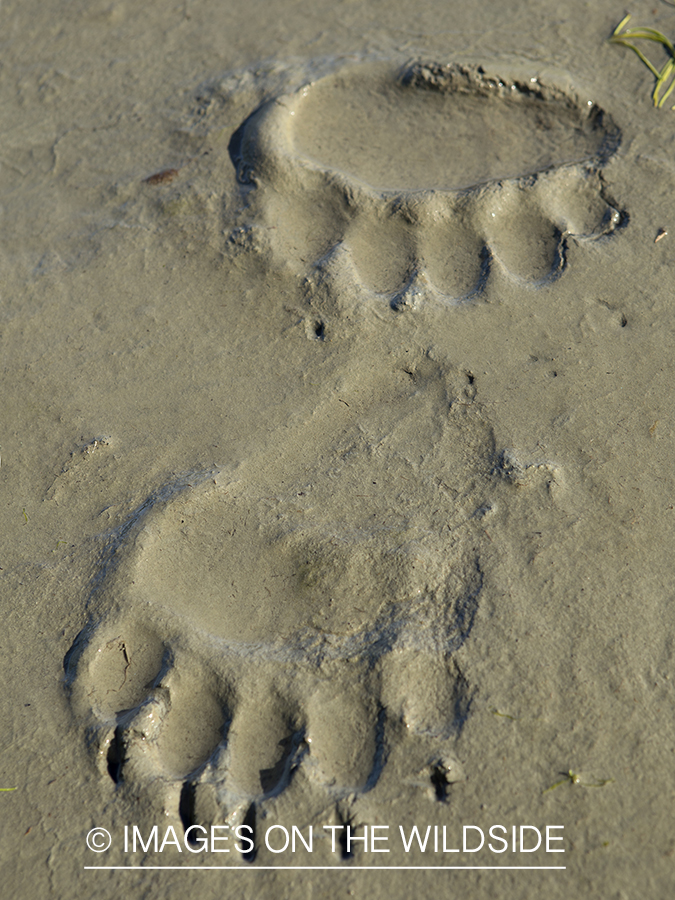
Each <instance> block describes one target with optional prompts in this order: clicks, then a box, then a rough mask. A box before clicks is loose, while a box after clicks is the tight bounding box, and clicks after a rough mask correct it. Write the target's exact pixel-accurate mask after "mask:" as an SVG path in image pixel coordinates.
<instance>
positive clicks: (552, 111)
mask: <svg viewBox="0 0 675 900" xmlns="http://www.w3.org/2000/svg"><path fill="white" fill-rule="evenodd" d="M240 135H241V137H240V140H238V141H237V143H236V147H233V152H232V157H233V161H234V163H235V165H236V167H237V171H238V175H239V178H240V180H241V181H242V182H244V183H246V184H247V185H248V186H249V188H247V190H249V196H250V187H251V186H253V187H254V188H255V190H254V192H253V193H254V194H256V195H258V196H256V197H255V199H250V206H249V214H250V215H251V216H252V220H253V222H254V224H255V223H257V225H258V226H260V227H263V228H267V229H269V231H268V233H269V234H270V235H272V236H271V237H270V251H271V252H272V254H273V255H274V254H276V256H277V258H279V259H283V260H284V262H285V264H291V265H297V266H298V267H299V268H302V267H303V262H304V263H306V261H307V260H308V259H312V258H313V259H314V263H313V265H312V266H311V267H310V268H309V270H307V268H306V265H305V271H306V272H307V279H308V281H307V283H308V289H309V294H310V297H312V298H317V300H316V302H321V300H322V299H323V301H324V302H328V303H330V304H332V306H334V307H335V306H337V307H340V306H341V305H344V302H345V301H344V297H345V296H352V297H355V298H356V300H355V301H354V302H365V301H368V300H369V299H370V300H371V301H377V300H378V299H379V300H382V299H384V300H386V301H387V302H388V303H389V304H390V305H391V306H392V307H393V308H394V309H401V308H404V307H406V306H415V305H416V304H417V303H419V302H421V301H423V300H424V299H428V300H435V301H437V302H442V303H445V304H450V305H452V304H455V303H459V302H462V301H466V300H471V299H473V298H475V297H477V296H479V295H480V294H481V292H482V291H483V290H484V288H485V286H486V285H487V283H488V281H489V279H490V277H491V275H492V274H493V273H494V272H495V271H496V270H497V269H498V270H499V271H500V272H501V273H502V274H503V275H504V276H505V277H507V278H509V279H511V280H513V281H515V282H517V283H520V284H523V285H532V286H541V285H543V284H546V283H547V282H550V281H552V280H555V279H556V278H557V277H559V276H560V275H561V274H562V273H563V272H564V270H565V268H566V265H567V261H568V247H569V244H570V242H572V241H574V242H577V243H581V244H583V243H584V242H586V241H589V240H595V239H598V238H601V237H606V236H609V235H611V234H612V233H613V232H614V231H615V230H616V229H617V228H618V227H619V226H621V225H623V224H625V223H626V221H627V216H626V214H625V213H624V212H623V211H622V210H620V209H619V208H618V207H617V206H616V204H615V203H614V201H613V200H611V199H608V198H607V197H606V196H605V192H604V189H603V184H602V180H601V177H600V172H601V169H602V166H603V165H604V164H605V163H606V162H607V161H608V159H610V158H611V157H612V155H613V154H614V153H615V152H616V151H617V149H618V146H619V144H620V132H619V130H618V128H617V127H616V125H615V124H614V123H613V122H612V120H611V118H610V117H609V116H608V115H607V114H606V113H605V112H604V111H602V110H601V109H599V108H598V107H597V106H594V105H592V104H589V103H587V102H586V103H584V102H582V101H581V100H579V99H578V97H576V96H575V95H573V94H572V93H571V92H566V91H563V90H561V89H559V88H556V87H555V86H550V85H547V84H545V83H542V82H540V81H539V80H538V79H536V78H527V79H522V78H518V77H513V78H511V79H508V78H501V77H498V76H492V75H489V74H487V73H486V72H485V71H484V70H483V69H482V68H481V67H467V66H461V65H456V64H453V65H439V64H424V63H417V64H414V65H412V66H409V67H407V68H406V69H405V70H404V71H403V72H398V73H396V72H394V71H393V70H392V69H391V68H390V67H388V66H387V65H385V64H375V63H372V64H362V65H360V66H354V67H352V68H345V69H344V70H338V71H336V72H334V73H333V74H332V75H328V76H325V77H323V78H321V79H319V80H318V81H316V82H315V83H311V84H305V85H303V86H302V87H301V88H300V89H299V90H297V91H296V92H295V93H291V94H288V95H285V96H282V97H278V98H277V99H276V100H274V101H271V102H269V103H267V104H266V105H264V106H263V107H261V108H260V109H259V110H257V111H256V112H255V114H253V115H252V116H251V117H250V118H249V120H247V122H246V123H245V124H244V125H243V126H242V128H241V129H240ZM317 251H319V252H317ZM357 295H358V296H357Z"/></svg>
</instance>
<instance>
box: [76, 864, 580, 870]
mask: <svg viewBox="0 0 675 900" xmlns="http://www.w3.org/2000/svg"><path fill="white" fill-rule="evenodd" d="M84 868H85V869H91V870H93V869H108V870H110V869H116V870H119V869H155V870H156V869H171V870H175V871H179V872H181V871H187V870H190V871H193V870H197V869H204V870H205V871H208V870H213V869H219V870H220V869H227V870H228V871H230V872H284V871H298V870H301V871H306V870H308V869H313V870H314V871H316V870H317V869H318V870H319V871H321V872H336V871H340V870H342V871H344V872H354V871H355V870H359V871H363V872H382V871H386V872H390V871H394V870H396V871H404V872H431V871H433V872H436V871H442V870H444V869H447V870H448V871H449V870H451V869H452V870H455V871H456V870H459V869H463V870H467V869H472V870H475V869H481V870H485V869H489V870H491V871H498V870H499V869H510V870H513V869H520V870H525V869H537V870H542V869H545V870H547V871H551V870H555V871H564V870H565V869H566V868H567V867H566V866H253V865H249V866H85V867H84Z"/></svg>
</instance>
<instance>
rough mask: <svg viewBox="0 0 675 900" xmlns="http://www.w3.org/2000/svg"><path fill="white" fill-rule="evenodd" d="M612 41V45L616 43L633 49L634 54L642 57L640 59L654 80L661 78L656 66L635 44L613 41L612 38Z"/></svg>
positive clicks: (619, 40)
mask: <svg viewBox="0 0 675 900" xmlns="http://www.w3.org/2000/svg"><path fill="white" fill-rule="evenodd" d="M610 41H612V43H614V44H621V45H622V46H624V47H628V48H629V49H631V50H632V51H633V53H637V55H638V56H639V57H640V59H641V60H642V62H643V63H644V64H645V65H646V66H647V68H648V69H649V71H650V72H651V73H652V75H653V76H654V78H659V77H660V75H661V73H660V72H659V70H658V69H657V68H656V66H653V65H652V64H651V63H650V62H649V60H648V59H647V57H646V56H645V55H644V53H643V52H642V50H640V48H639V47H635V46H634V45H633V44H629V43H628V41H624V40H621V39H618V40H612V38H610Z"/></svg>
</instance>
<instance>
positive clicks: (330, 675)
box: [66, 366, 497, 829]
mask: <svg viewBox="0 0 675 900" xmlns="http://www.w3.org/2000/svg"><path fill="white" fill-rule="evenodd" d="M422 369H424V366H422ZM403 375H404V376H405V379H406V381H405V382H403V383H405V384H406V385H407V384H408V383H410V386H409V387H408V388H407V389H408V390H409V391H410V392H411V396H412V395H413V394H415V392H416V391H418V390H419V380H420V378H421V377H422V376H421V374H420V372H418V374H417V383H414V382H413V381H412V380H411V377H410V375H408V374H406V373H403ZM415 396H417V395H416V394H415ZM462 409H463V408H462ZM457 417H458V421H460V420H461V421H464V418H463V417H462V415H461V414H460V412H458V413H457ZM474 438H475V441H476V442H477V443H476V446H475V447H474V446H473V445H472V447H473V449H472V450H471V453H470V454H469V456H468V457H467V458H469V459H470V460H472V461H474V462H475V461H476V460H479V459H480V458H481V456H483V457H484V459H483V462H481V463H476V464H477V465H481V466H483V467H484V468H485V470H486V473H489V469H488V468H487V467H488V465H489V459H490V458H491V453H490V450H489V447H487V445H486V446H485V447H483V450H484V451H485V452H483V450H482V449H481V447H482V446H483V445H481V444H480V441H488V440H489V438H488V436H482V432H477V433H476V435H475V436H474ZM355 439H356V438H355ZM448 440H451V439H450V438H448ZM453 447H457V448H458V449H457V452H458V453H460V452H461V453H466V452H467V451H466V449H461V447H460V444H459V441H454V442H452V443H450V445H449V448H450V450H452V448H453ZM340 455H341V463H340V478H339V482H340V490H347V491H348V494H347V495H346V496H345V498H343V499H344V501H345V502H342V501H341V500H340V496H337V498H336V493H335V492H336V485H337V482H336V475H335V472H334V471H333V470H332V469H330V470H329V471H327V472H325V473H323V474H322V476H321V477H320V478H319V477H317V478H316V479H311V480H310V482H309V483H308V482H307V480H306V479H307V474H306V470H304V469H303V474H302V478H301V480H298V481H297V482H291V483H290V484H289V485H288V486H287V487H286V488H284V490H283V492H279V491H276V492H275V491H274V490H273V489H272V488H271V487H270V485H258V486H255V485H254V484H248V483H243V482H242V481H241V480H231V481H227V480H226V479H225V480H224V482H223V483H222V484H218V485H214V483H213V479H212V478H209V479H208V480H207V481H206V482H205V483H204V484H203V485H202V486H201V487H198V486H193V487H191V488H185V489H183V490H180V491H178V492H175V491H171V490H167V491H164V492H160V494H159V495H158V498H166V497H168V498H169V499H158V498H155V499H153V500H152V501H151V502H148V503H146V504H144V505H143V506H142V507H141V508H140V509H139V511H137V513H136V514H135V515H134V516H132V518H131V520H130V521H129V522H128V523H127V524H126V525H125V526H124V527H123V528H122V529H121V530H120V531H119V532H116V533H115V534H114V535H111V536H110V546H109V553H108V555H107V559H108V561H107V562H106V563H105V566H104V573H103V575H102V577H101V578H100V579H97V585H98V587H97V589H96V593H95V604H96V608H97V609H98V610H99V613H98V614H97V617H96V619H95V621H92V624H91V625H90V626H89V627H88V628H86V629H85V630H84V631H83V632H82V633H81V634H80V635H79V636H78V638H77V639H76V641H75V643H74V645H73V647H72V649H71V651H70V652H69V654H68V657H67V659H66V674H67V682H68V685H69V690H70V696H71V702H72V704H73V708H74V710H75V711H76V713H77V715H78V717H79V718H80V720H81V721H82V722H84V723H86V729H87V734H88V741H89V745H90V746H91V748H92V752H93V755H94V758H95V759H96V761H97V765H98V767H99V770H100V772H101V775H102V777H104V778H110V779H111V780H112V781H113V782H114V783H115V784H116V785H117V789H118V790H119V791H120V792H122V793H125V792H126V793H128V794H129V795H130V796H133V797H135V798H138V797H141V798H144V801H143V803H144V807H145V808H148V809H150V810H162V811H163V812H165V813H169V814H170V815H174V816H180V818H182V821H183V824H184V826H185V828H186V829H187V828H189V827H190V825H191V824H209V822H210V823H211V824H213V823H217V822H221V823H222V822H229V823H233V824H248V825H249V826H250V827H252V828H253V827H254V826H255V821H256V817H257V816H259V815H260V814H263V813H265V811H266V810H267V809H269V808H271V807H274V805H275V804H277V805H278V804H279V803H280V802H282V800H283V801H284V802H290V799H292V800H293V803H294V804H295V805H294V808H297V809H301V810H305V811H306V814H307V816H308V817H311V816H316V815H319V816H321V815H324V816H327V817H328V818H329V819H330V816H334V815H335V814H336V812H335V811H336V809H339V810H342V812H341V813H340V815H342V816H343V818H344V817H345V816H347V817H348V815H349V809H350V808H351V804H352V803H353V802H354V799H355V798H359V797H361V796H363V795H365V794H370V792H377V791H378V790H380V789H381V781H382V774H383V772H384V771H385V769H386V767H387V761H388V759H389V756H390V754H391V753H392V752H394V751H396V749H397V747H398V746H399V745H400V744H401V741H404V742H405V741H407V742H410V741H417V742H421V744H420V746H423V747H425V748H426V749H425V751H424V752H425V754H426V755H427V756H428V757H429V758H430V759H431V758H434V759H435V758H437V757H438V758H440V757H441V756H442V755H443V753H444V752H446V751H447V747H448V741H452V739H453V738H456V737H457V735H458V734H459V732H460V731H461V728H462V725H463V722H464V720H465V718H466V716H467V714H468V708H469V706H470V691H469V689H468V687H467V685H466V684H465V683H464V682H463V680H462V677H461V676H460V675H459V674H458V671H457V670H456V668H455V665H454V662H453V654H455V653H456V652H457V651H458V650H459V649H460V648H461V647H462V646H463V645H464V644H465V642H466V641H467V639H468V638H469V636H470V634H471V631H472V629H473V627H474V623H475V620H476V615H477V613H478V610H479V602H480V597H481V591H482V587H483V572H482V566H481V562H480V554H481V550H480V548H481V546H482V544H481V541H482V539H483V538H484V532H483V530H482V529H481V528H480V527H479V524H478V520H477V517H476V516H475V515H474V512H475V509H476V508H478V507H481V504H482V503H483V501H484V499H485V498H483V497H482V496H479V495H478V494H476V491H479V490H480V487H479V486H477V484H478V483H477V482H476V481H474V480H471V479H470V480H469V486H467V483H466V482H465V476H466V474H467V473H466V468H465V469H464V471H462V469H461V468H460V466H459V465H458V464H457V465H454V466H449V468H448V470H447V473H446V475H445V477H444V479H442V480H439V478H438V477H437V476H435V475H434V476H433V477H432V473H433V472H434V455H433V453H432V452H427V453H426V454H425V455H424V456H419V457H418V454H416V453H413V454H412V455H413V456H414V457H415V458H419V459H422V460H423V462H422V464H421V466H422V471H420V464H419V463H415V464H414V465H413V464H412V463H411V462H410V461H409V460H408V459H407V458H404V457H397V456H396V455H395V454H392V453H391V452H387V453H383V452H382V451H380V455H381V458H379V457H378V456H375V457H373V456H372V454H371V453H370V452H369V451H366V452H362V451H361V450H359V448H358V446H356V445H351V444H350V445H349V447H345V449H344V452H342V451H341V454H340ZM458 459H459V457H458ZM426 466H428V467H429V473H428V475H429V477H427V475H426V474H425V469H424V467H426ZM387 477H388V478H389V479H390V481H389V483H388V484H390V485H391V486H392V487H393V490H394V493H393V494H392V493H391V491H390V490H387V489H385V490H383V489H381V488H380V489H378V488H377V482H378V480H381V483H382V484H387V482H386V481H385V478H387ZM453 477H456V478H457V479H458V484H460V483H461V485H462V488H463V489H462V491H461V492H460V491H459V490H456V489H455V488H454V487H453V486H452V483H451V482H452V479H453ZM493 484H497V482H496V481H495V482H493ZM471 485H473V486H471ZM352 492H354V494H352ZM365 492H369V494H368V498H369V499H368V503H366V504H363V503H362V502H358V501H357V500H356V498H357V497H359V496H361V495H365ZM474 494H475V496H474ZM458 497H459V498H460V499H459V500H458V499H457V498H458ZM451 498H453V499H451ZM330 510H333V512H332V513H331V512H330ZM336 510H338V511H341V512H340V513H339V514H336V512H335V511H336ZM420 510H423V511H425V512H424V515H423V516H422V517H421V518H420V512H419V511H420ZM335 515H337V518H335ZM431 777H432V774H429V777H428V778H427V780H426V788H427V789H429V788H430V786H433V785H432V781H431ZM373 796H375V793H374V794H373ZM298 798H301V799H298ZM265 814H266V813H265ZM308 821H309V818H308ZM331 821H332V819H331Z"/></svg>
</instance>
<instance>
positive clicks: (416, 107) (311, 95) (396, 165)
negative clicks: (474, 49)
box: [293, 67, 607, 190]
mask: <svg viewBox="0 0 675 900" xmlns="http://www.w3.org/2000/svg"><path fill="white" fill-rule="evenodd" d="M486 83H487V82H486ZM481 87H484V85H483V86H481V85H479V87H478V88H477V89H474V90H472V89H469V90H438V89H430V87H429V86H428V85H422V86H420V84H419V83H418V81H416V80H415V79H408V80H407V82H406V79H405V78H404V79H396V78H395V77H394V76H393V74H392V73H391V72H389V73H387V74H386V75H383V74H382V72H381V71H379V72H377V71H371V70H370V68H369V67H368V71H365V70H364V71H358V72H348V73H346V74H336V75H334V76H332V77H329V78H325V79H322V80H321V81H319V82H317V83H316V84H314V85H312V86H310V87H309V88H306V89H305V90H304V91H303V97H302V99H301V101H300V103H299V104H298V105H297V106H296V108H295V110H294V111H293V115H294V118H293V143H294V150H295V152H296V154H298V155H300V156H304V157H306V158H309V159H310V160H312V161H315V162H317V163H319V164H320V165H322V166H327V167H329V168H331V169H336V170H339V171H342V172H345V173H348V174H351V175H353V176H356V177H357V178H359V179H360V180H361V181H363V182H365V183H366V184H368V185H370V186H371V187H374V188H377V189H383V190H423V189H434V188H441V189H449V188H454V189H461V188H467V187H470V186H472V185H475V184H480V183H483V182H487V181H491V180H496V179H502V178H513V177H517V176H521V175H527V174H531V173H534V172H538V171H541V170H543V169H546V168H548V167H550V166H554V165H564V164H568V163H574V162H581V161H583V160H587V159H590V158H592V157H594V156H596V155H597V154H598V153H599V152H600V151H601V148H602V146H603V142H605V140H606V138H607V131H606V129H605V128H603V127H602V125H601V123H600V122H599V121H598V119H597V117H594V116H592V115H589V114H588V113H589V110H588V109H583V108H580V107H578V106H576V105H575V104H574V103H573V102H572V101H571V100H570V99H569V98H567V97H564V96H562V95H560V96H549V97H546V96H543V95H542V94H540V93H538V92H537V91H536V90H533V91H532V92H530V91H529V89H528V86H527V85H520V84H519V85H515V84H514V85H513V86H512V87H510V86H508V85H507V86H504V85H502V86H501V87H495V89H494V90H489V89H487V90H485V89H480V88H481Z"/></svg>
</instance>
